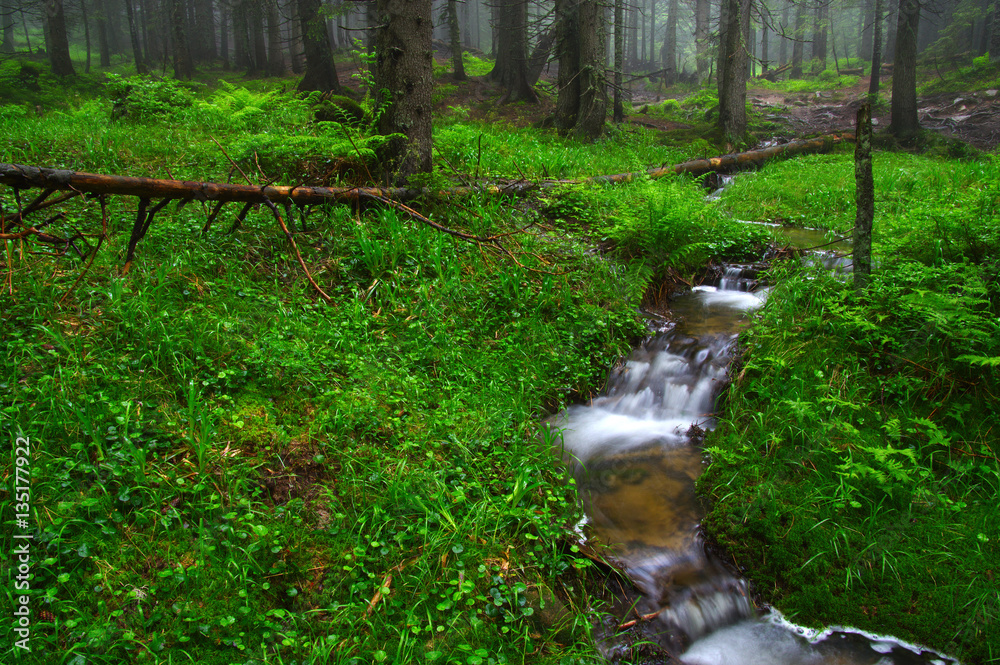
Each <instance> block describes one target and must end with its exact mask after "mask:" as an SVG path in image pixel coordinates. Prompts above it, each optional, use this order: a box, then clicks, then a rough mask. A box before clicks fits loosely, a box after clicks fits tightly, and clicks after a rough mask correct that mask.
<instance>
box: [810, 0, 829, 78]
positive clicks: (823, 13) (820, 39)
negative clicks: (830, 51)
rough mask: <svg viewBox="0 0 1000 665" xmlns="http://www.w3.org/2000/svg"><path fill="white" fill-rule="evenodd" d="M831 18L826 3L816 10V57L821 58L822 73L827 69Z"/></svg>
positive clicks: (814, 48)
mask: <svg viewBox="0 0 1000 665" xmlns="http://www.w3.org/2000/svg"><path fill="white" fill-rule="evenodd" d="M829 16H830V6H829V5H827V4H826V3H825V2H824V3H823V4H821V5H820V6H819V7H817V8H816V34H815V35H814V37H813V39H814V40H815V42H814V47H813V50H814V54H813V55H814V57H816V58H819V62H820V71H822V70H824V69H826V51H827V48H826V46H827V43H826V42H827V25H826V24H827V22H828V19H829Z"/></svg>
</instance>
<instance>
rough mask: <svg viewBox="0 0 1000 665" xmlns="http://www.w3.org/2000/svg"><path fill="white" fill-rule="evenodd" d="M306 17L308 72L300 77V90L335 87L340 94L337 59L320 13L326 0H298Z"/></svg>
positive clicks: (305, 45)
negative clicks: (335, 59)
mask: <svg viewBox="0 0 1000 665" xmlns="http://www.w3.org/2000/svg"><path fill="white" fill-rule="evenodd" d="M297 2H298V8H299V19H300V20H301V21H302V44H303V49H304V51H305V56H306V73H305V75H304V76H303V77H302V80H301V81H299V87H298V90H299V92H306V91H311V90H318V91H320V92H326V91H327V90H333V91H334V92H335V93H337V94H340V92H341V90H342V88H341V87H340V80H339V79H338V78H337V67H336V65H335V64H334V62H333V52H332V51H331V50H330V40H329V39H327V36H326V21H324V20H323V17H322V16H321V15H320V8H321V6H322V0H297Z"/></svg>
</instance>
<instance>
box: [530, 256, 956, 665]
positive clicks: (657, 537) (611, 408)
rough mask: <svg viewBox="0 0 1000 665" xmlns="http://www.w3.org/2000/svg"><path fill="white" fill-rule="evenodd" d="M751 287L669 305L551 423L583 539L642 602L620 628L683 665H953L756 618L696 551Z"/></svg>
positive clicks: (600, 639)
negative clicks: (604, 379)
mask: <svg viewBox="0 0 1000 665" xmlns="http://www.w3.org/2000/svg"><path fill="white" fill-rule="evenodd" d="M809 242H812V243H813V245H814V246H815V245H816V244H819V240H818V239H817V238H812V239H810V240H809ZM814 256H815V255H814ZM807 260H808V259H807ZM813 260H822V261H823V263H824V265H825V264H826V263H827V262H829V263H830V264H831V265H830V268H831V269H833V270H838V268H839V270H841V271H843V270H845V269H849V266H846V265H845V264H847V263H849V259H846V260H845V259H842V258H839V257H837V256H836V255H834V256H828V257H824V258H822V259H813ZM756 287H757V274H756V271H755V270H754V269H753V267H752V266H745V265H731V266H726V268H725V272H724V274H723V275H722V276H721V278H720V280H719V284H718V286H698V287H695V288H694V289H692V291H691V292H690V293H689V294H686V295H684V296H682V297H680V298H678V299H676V300H674V301H673V302H671V308H670V309H671V312H672V314H673V316H674V317H677V319H679V322H678V323H677V324H676V326H675V327H673V328H671V329H669V330H668V331H667V332H663V333H660V334H658V335H656V336H654V337H653V338H651V339H649V340H648V341H647V342H646V343H645V344H643V345H642V346H640V347H639V348H636V349H634V350H633V352H632V353H631V355H629V357H628V358H627V359H626V360H625V362H624V363H623V364H622V365H621V366H620V367H618V368H617V369H616V370H614V371H613V372H612V374H611V376H610V377H609V380H608V388H607V390H606V392H605V393H604V394H603V395H601V396H600V397H597V398H595V399H594V400H593V401H592V402H591V403H590V404H586V405H577V406H572V407H570V408H568V409H566V410H565V411H563V412H562V413H560V414H557V415H556V416H554V417H553V418H552V419H551V420H550V421H549V423H548V426H549V427H550V428H551V429H552V430H553V431H555V432H557V433H558V436H556V437H555V440H557V441H559V442H560V444H561V446H562V450H561V452H562V454H563V457H564V459H565V460H566V461H567V463H568V464H569V465H570V466H571V468H573V469H574V471H575V475H576V480H577V485H578V487H579V491H580V496H581V498H582V499H583V501H584V502H585V508H586V511H587V515H588V522H589V527H590V530H591V532H592V533H593V534H594V535H596V536H597V537H598V538H599V539H600V540H601V541H603V542H604V543H607V544H609V545H611V547H612V550H613V553H614V556H615V558H616V559H617V560H618V562H619V563H620V564H621V565H622V566H623V568H624V569H625V571H626V572H627V573H628V575H629V578H630V579H631V580H632V582H633V583H634V585H635V588H636V589H637V590H638V591H640V592H641V597H639V598H637V599H631V596H629V598H625V599H624V600H623V603H622V604H623V605H624V606H625V607H629V608H630V609H629V612H630V614H629V617H630V618H636V617H643V621H642V622H641V624H640V625H641V631H642V633H641V638H640V639H641V640H650V641H652V642H655V643H656V644H658V645H660V646H661V647H665V648H666V649H667V650H668V651H670V652H671V653H673V654H679V659H680V661H681V662H684V663H688V664H689V665H757V664H760V665H814V664H815V665H820V664H822V665H827V664H829V665H834V664H836V665H957V661H955V660H953V659H950V658H947V657H945V656H941V655H939V654H936V653H933V652H930V651H926V650H923V649H922V648H920V647H917V646H914V645H909V644H906V643H904V642H901V641H899V640H896V639H894V638H890V637H881V636H876V635H869V634H867V633H863V632H861V631H857V630H854V629H850V628H838V629H835V630H832V629H831V630H827V631H823V632H822V633H817V632H814V631H809V630H806V629H804V628H801V627H799V626H795V625H793V624H790V623H789V622H787V621H785V620H784V618H783V617H782V616H781V615H780V614H779V613H778V612H776V611H773V610H772V611H770V612H769V613H767V614H765V615H764V616H763V617H761V616H758V611H757V610H756V609H755V608H754V607H753V604H752V603H751V601H750V597H749V593H748V589H747V583H746V581H745V580H743V579H741V578H740V577H738V576H736V575H734V574H732V573H731V572H729V571H728V570H727V569H726V568H725V567H724V566H723V565H722V564H721V563H720V562H719V561H718V560H717V559H716V558H715V557H714V556H713V555H712V554H711V553H710V552H708V551H707V550H706V548H705V545H704V542H703V541H702V538H701V535H700V533H699V523H700V522H701V519H702V517H703V516H704V510H703V506H702V505H701V503H700V500H699V497H698V495H697V494H696V492H695V489H694V483H695V480H696V479H697V477H698V476H699V475H700V474H701V471H702V465H703V459H702V458H703V455H702V451H701V449H700V447H699V442H700V438H701V434H702V433H703V432H704V430H706V429H711V428H712V427H713V425H714V420H713V412H714V409H715V406H714V405H715V399H716V396H717V395H718V393H719V390H720V389H721V388H722V387H723V386H724V384H725V382H726V371H727V367H728V364H729V361H730V353H731V350H732V347H733V344H734V341H735V339H736V336H737V334H738V331H739V329H740V328H741V327H743V326H744V325H746V316H745V315H746V313H747V312H748V311H751V310H753V309H755V308H757V307H760V306H761V305H763V303H764V300H765V298H766V297H767V293H768V289H762V288H756ZM595 630H596V631H597V645H598V647H599V648H600V649H601V650H602V651H603V652H604V654H605V655H606V656H607V657H608V658H609V659H610V660H612V661H616V660H618V659H619V658H620V657H623V656H626V655H627V652H628V647H627V646H626V643H625V642H623V641H622V640H621V639H620V638H619V635H618V632H617V629H616V627H614V626H606V625H598V626H596V627H595ZM682 652H683V653H682Z"/></svg>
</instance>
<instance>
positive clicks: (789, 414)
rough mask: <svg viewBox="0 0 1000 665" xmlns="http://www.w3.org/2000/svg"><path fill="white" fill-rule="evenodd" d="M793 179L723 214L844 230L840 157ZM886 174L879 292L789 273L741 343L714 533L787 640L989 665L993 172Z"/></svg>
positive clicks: (900, 162) (751, 189)
mask: <svg viewBox="0 0 1000 665" xmlns="http://www.w3.org/2000/svg"><path fill="white" fill-rule="evenodd" d="M796 161H797V164H795V166H796V167H797V168H795V169H794V171H792V170H791V169H790V168H789V167H791V166H793V162H787V163H784V164H775V165H771V166H769V167H767V168H765V169H764V170H763V171H762V172H761V173H760V174H758V175H757V176H755V177H753V178H747V179H746V180H745V181H744V182H743V183H739V182H737V183H736V184H734V185H733V188H732V189H731V190H729V191H727V192H726V197H725V198H726V200H727V201H728V203H729V205H730V206H733V207H737V210H738V211H739V212H738V214H740V215H743V216H746V217H749V218H751V219H775V218H776V217H779V216H780V215H782V214H787V213H783V212H778V213H777V215H776V212H777V211H779V210H789V211H791V210H799V211H802V212H801V213H800V214H802V215H803V217H801V218H799V219H802V221H804V222H805V223H809V224H822V225H824V226H829V227H832V228H834V229H837V230H840V231H844V230H845V226H844V224H845V223H846V216H847V214H848V211H847V210H846V209H845V208H844V206H845V205H846V204H845V203H844V202H843V200H842V197H843V196H845V192H844V190H845V189H847V190H849V189H850V188H849V187H848V186H847V184H846V183H845V180H846V178H848V177H849V175H850V158H849V156H847V155H826V156H815V157H808V158H802V159H800V160H796ZM821 172H822V173H825V174H826V176H825V177H823V178H814V175H815V174H819V173H821ZM793 174H794V178H792V177H791V176H792V175H793ZM838 174H839V175H838ZM875 175H876V204H877V214H876V221H875V230H876V234H875V252H874V254H875V260H876V262H877V266H878V267H877V268H876V270H875V271H874V273H873V281H872V284H871V286H870V287H869V288H868V290H867V291H866V292H865V293H864V294H862V295H858V294H856V293H855V292H854V290H853V288H852V287H851V285H850V284H849V283H848V284H844V283H842V282H839V281H837V280H836V279H834V278H832V277H831V276H829V275H828V274H824V273H822V272H819V273H817V272H816V271H814V270H807V269H803V268H798V267H794V266H787V267H785V268H783V269H781V270H779V271H778V272H777V273H776V274H775V275H774V279H775V280H776V281H777V286H776V288H775V290H774V291H773V292H772V293H771V295H770V296H769V299H768V303H767V305H766V306H765V307H764V308H763V309H762V310H761V311H760V313H759V314H758V315H757V318H756V319H755V321H754V325H753V326H752V327H751V329H750V330H748V331H747V332H746V333H744V334H743V336H742V337H741V343H742V344H743V346H744V349H745V351H744V354H743V357H742V361H741V363H742V364H741V365H740V366H739V368H738V373H737V375H736V376H737V378H736V379H735V381H734V383H733V385H732V387H731V388H730V389H729V391H728V393H727V399H726V402H725V406H724V416H723V419H722V421H721V423H720V427H719V428H718V430H716V431H715V432H713V433H712V434H711V435H710V436H709V438H708V441H707V445H708V446H709V448H708V451H709V453H710V454H711V457H712V464H711V466H710V467H709V469H708V471H707V473H706V475H705V476H704V477H703V478H702V479H701V484H700V487H701V488H702V489H703V490H704V491H705V492H707V493H709V494H710V495H711V496H712V497H713V499H714V502H715V503H714V507H713V509H712V512H711V514H710V516H709V518H708V519H707V520H706V526H707V528H708V531H709V533H710V534H711V535H712V537H713V538H714V539H716V540H717V541H718V542H719V543H721V544H723V545H724V546H725V547H726V548H727V549H729V550H730V551H731V552H732V553H733V554H734V555H735V557H736V560H737V561H738V562H739V564H740V566H741V567H743V568H744V569H745V570H747V571H748V575H749V577H750V579H751V580H752V581H753V582H754V585H755V588H756V589H757V591H758V593H760V594H761V596H763V598H764V599H765V600H767V601H768V602H773V603H775V604H776V605H777V606H778V607H779V608H780V609H781V610H782V611H783V612H785V613H786V614H787V615H788V616H789V617H790V618H792V619H793V620H795V621H799V622H802V623H806V624H808V625H812V626H821V625H825V624H829V623H842V624H849V625H855V626H858V627H861V628H864V629H868V630H872V631H875V632H883V631H889V632H892V633H893V634H896V635H898V636H900V637H903V638H905V639H909V640H913V641H916V642H918V643H923V644H927V645H930V646H932V647H934V648H937V649H939V650H941V651H944V652H947V653H952V654H954V655H956V656H957V657H959V658H960V659H961V660H962V661H963V662H966V663H987V662H997V656H998V654H1000V643H998V641H997V636H996V632H995V630H993V628H992V626H994V625H995V624H996V622H997V621H998V619H1000V599H998V597H997V594H996V590H995V587H994V585H992V584H991V583H989V582H988V580H989V579H991V578H992V576H994V575H995V574H996V561H997V560H998V556H1000V546H998V545H1000V511H998V509H997V507H996V501H995V497H996V494H997V492H998V490H1000V460H998V452H1000V448H998V446H997V433H996V428H995V424H994V420H995V418H994V416H993V414H994V413H996V410H997V395H998V394H1000V390H998V389H1000V385H998V376H997V373H996V364H997V362H998V361H997V358H1000V318H998V313H1000V290H998V288H997V284H998V272H1000V190H998V189H997V185H996V183H997V176H998V165H997V163H996V161H995V160H993V159H990V158H984V159H983V160H981V161H975V162H955V161H944V160H937V159H928V158H922V157H915V156H912V155H877V156H876V159H875ZM840 176H844V177H842V178H840V180H838V177H840ZM779 182H781V183H784V184H783V185H782V186H779V185H778V183H779ZM880 183H881V184H880ZM821 185H822V187H821ZM779 190H780V191H779ZM824 192H826V195H825V196H826V197H827V198H825V199H824V200H823V201H819V202H815V203H814V202H813V197H814V196H819V195H820V194H823V193H824ZM754 193H756V194H754ZM775 194H778V195H780V196H779V197H778V199H777V200H776V199H775V198H773V197H772V195H775ZM782 206H787V208H783V207H782ZM824 208H825V209H826V210H827V212H828V213H829V214H828V216H825V215H823V213H822V209H824ZM824 219H825V220H826V221H825V223H824Z"/></svg>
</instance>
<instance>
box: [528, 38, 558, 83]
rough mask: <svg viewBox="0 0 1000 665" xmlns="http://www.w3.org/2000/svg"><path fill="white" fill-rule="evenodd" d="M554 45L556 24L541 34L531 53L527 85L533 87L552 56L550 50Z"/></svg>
mask: <svg viewBox="0 0 1000 665" xmlns="http://www.w3.org/2000/svg"><path fill="white" fill-rule="evenodd" d="M555 43H556V24H555V23H553V24H552V25H550V26H549V27H548V29H547V30H546V31H545V32H543V33H542V36H541V37H539V38H538V42H537V43H536V44H535V49H534V50H533V51H532V52H531V58H529V60H528V85H535V84H536V83H538V79H539V78H540V77H541V75H542V70H544V69H545V66H546V65H547V64H549V58H550V57H551V56H552V48H553V47H554V46H555Z"/></svg>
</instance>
